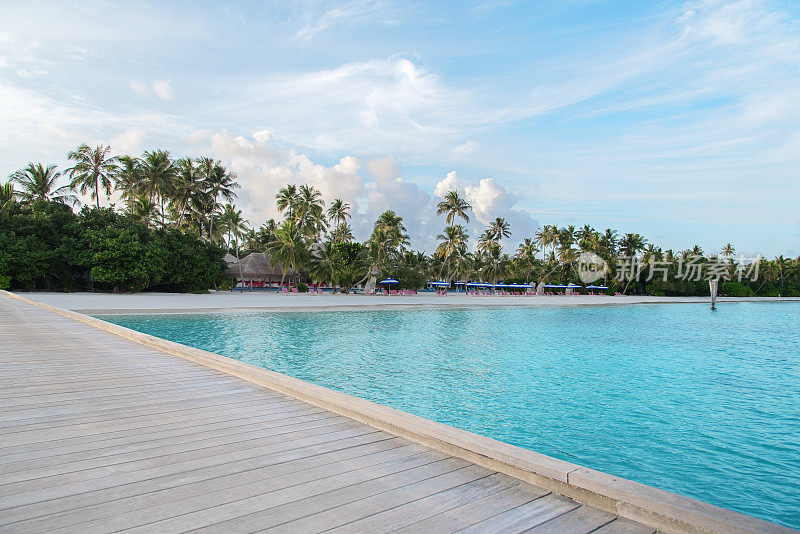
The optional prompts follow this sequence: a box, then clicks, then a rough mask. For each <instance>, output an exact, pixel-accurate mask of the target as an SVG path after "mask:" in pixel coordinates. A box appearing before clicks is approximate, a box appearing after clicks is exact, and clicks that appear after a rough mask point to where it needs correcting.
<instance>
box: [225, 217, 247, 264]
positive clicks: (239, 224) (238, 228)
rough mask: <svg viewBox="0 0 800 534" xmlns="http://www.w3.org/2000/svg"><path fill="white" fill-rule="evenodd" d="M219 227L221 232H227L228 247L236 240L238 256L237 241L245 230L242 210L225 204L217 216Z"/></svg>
mask: <svg viewBox="0 0 800 534" xmlns="http://www.w3.org/2000/svg"><path fill="white" fill-rule="evenodd" d="M219 228H220V231H221V232H223V233H226V234H228V248H232V246H231V243H233V242H234V241H235V242H236V246H235V250H236V257H237V258H238V257H239V241H240V238H241V236H242V234H244V233H245V232H246V231H247V221H245V220H244V218H243V217H242V210H237V209H236V207H235V206H232V205H230V204H226V205H225V207H224V209H223V211H222V213H221V214H220V216H219Z"/></svg>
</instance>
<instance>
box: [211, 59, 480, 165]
mask: <svg viewBox="0 0 800 534" xmlns="http://www.w3.org/2000/svg"><path fill="white" fill-rule="evenodd" d="M229 87H230V91H231V92H230V93H228V94H226V95H224V97H220V98H219V102H222V104H219V105H218V106H217V107H216V108H215V109H213V112H214V113H216V114H218V115H220V116H225V117H227V120H232V119H234V118H236V119H244V120H248V121H250V120H252V119H253V117H264V118H268V120H269V124H270V126H271V127H272V128H273V129H274V130H276V131H279V132H280V133H281V137H282V138H284V139H287V140H289V141H290V142H292V143H293V144H295V145H299V146H303V147H309V148H312V149H314V150H324V151H328V152H333V153H335V152H360V153H364V152H366V153H373V154H374V153H377V154H387V153H393V152H395V151H397V152H401V151H402V152H404V153H408V152H414V153H424V154H428V155H434V154H435V155H436V157H437V158H440V157H441V154H447V153H450V152H451V151H452V150H453V149H455V148H456V147H458V146H459V145H463V144H464V143H465V140H464V139H463V135H464V131H465V129H467V128H468V126H467V123H466V122H465V121H470V122H473V124H474V121H475V120H476V118H475V117H474V115H471V112H470V111H469V109H470V107H471V106H470V100H471V98H472V96H471V91H468V90H461V89H453V88H451V87H449V86H447V85H446V84H444V83H443V82H442V80H441V78H440V77H439V75H437V74H436V73H434V72H432V71H430V70H428V69H426V68H425V67H424V66H421V65H419V64H417V63H415V62H414V61H412V60H410V59H407V58H402V57H389V58H386V59H374V60H369V61H362V62H353V63H346V64H343V65H340V66H338V67H335V68H332V69H325V70H319V71H313V72H302V73H283V74H278V73H276V74H272V75H270V76H268V77H266V78H263V79H259V80H242V81H241V82H237V83H231V84H229ZM234 91H235V92H234ZM470 147H471V145H467V146H466V147H464V148H470ZM462 150H463V149H462Z"/></svg>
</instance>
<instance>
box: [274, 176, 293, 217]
mask: <svg viewBox="0 0 800 534" xmlns="http://www.w3.org/2000/svg"><path fill="white" fill-rule="evenodd" d="M298 198H299V195H298V193H297V186H296V185H294V184H288V185H286V187H282V188H281V189H280V190H278V194H277V195H275V203H276V204H277V206H278V211H280V212H281V213H283V212H284V211H285V212H286V218H287V219H294V210H295V207H296V206H297V200H298Z"/></svg>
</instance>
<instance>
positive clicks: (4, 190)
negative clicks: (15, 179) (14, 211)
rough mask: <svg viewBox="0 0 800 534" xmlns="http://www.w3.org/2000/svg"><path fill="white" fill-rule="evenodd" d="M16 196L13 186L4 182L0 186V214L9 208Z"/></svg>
mask: <svg viewBox="0 0 800 534" xmlns="http://www.w3.org/2000/svg"><path fill="white" fill-rule="evenodd" d="M16 197H17V194H16V191H14V184H13V183H11V182H6V183H4V184H3V185H0V212H2V211H3V210H5V209H6V208H8V207H9V206H11V204H13V203H14V201H15V200H16Z"/></svg>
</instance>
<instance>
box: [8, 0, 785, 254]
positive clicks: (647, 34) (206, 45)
mask: <svg viewBox="0 0 800 534" xmlns="http://www.w3.org/2000/svg"><path fill="white" fill-rule="evenodd" d="M0 4H2V6H1V7H2V13H3V16H2V21H0V180H2V179H3V178H4V177H5V176H7V175H9V174H11V173H12V172H14V171H15V170H17V169H20V168H22V167H24V166H25V165H27V163H28V162H30V161H33V162H40V161H41V162H43V163H53V164H57V165H58V166H59V168H62V169H63V168H65V167H67V166H68V162H67V161H66V153H67V152H68V151H69V150H72V149H74V148H75V147H76V146H77V145H79V144H80V143H84V142H85V143H88V144H90V145H95V144H99V143H103V144H106V145H110V146H111V147H112V149H113V150H114V152H115V153H117V154H123V153H131V154H140V153H141V152H142V151H144V150H152V149H155V148H166V149H168V150H170V152H171V153H172V155H173V156H174V157H183V156H201V155H203V156H212V157H214V158H217V159H220V160H222V161H223V162H224V163H225V164H226V165H228V166H230V168H231V169H232V170H233V171H234V172H235V173H236V174H237V176H238V180H239V182H240V183H241V184H242V189H241V190H240V191H239V197H238V199H237V201H236V203H237V205H238V207H239V208H241V209H242V210H243V211H244V215H245V217H246V218H247V219H248V220H249V221H250V223H251V224H254V225H256V226H258V225H260V224H261V223H262V222H263V221H264V220H265V219H266V218H268V217H275V216H276V215H277V210H276V208H275V201H274V195H275V193H276V192H277V189H278V188H280V187H281V186H283V185H284V184H286V183H298V184H300V183H309V184H311V185H314V186H316V187H318V188H319V189H320V190H321V191H322V193H323V195H324V198H325V199H326V200H327V201H330V200H331V199H333V198H336V197H340V198H343V199H345V200H347V201H348V202H349V203H351V205H353V206H354V211H355V213H354V217H353V226H354V229H355V233H356V237H357V238H360V239H364V238H366V237H367V235H368V234H369V231H370V228H371V225H372V223H373V222H374V220H375V217H376V216H377V214H378V213H380V212H381V211H383V210H385V209H394V210H395V211H397V212H398V214H399V215H401V216H402V217H403V218H404V221H405V223H406V226H407V228H408V230H409V233H410V235H411V241H412V246H413V247H414V248H415V249H424V250H428V251H431V250H432V249H433V248H434V247H435V243H436V235H437V234H439V233H440V232H441V231H442V228H443V226H444V217H443V216H440V217H437V216H436V214H435V206H436V203H437V202H438V201H439V200H440V198H439V197H440V196H442V195H444V194H445V193H446V192H447V191H448V190H452V189H456V190H458V191H459V192H461V193H462V194H463V195H464V196H465V197H466V198H467V200H468V201H469V202H470V203H471V204H472V206H473V213H472V217H471V222H470V224H469V225H468V228H469V232H470V235H471V236H472V237H473V238H475V237H477V236H478V235H479V234H480V232H481V230H482V227H483V225H484V224H486V223H487V222H489V221H490V220H492V219H494V218H495V217H505V218H506V219H507V220H508V221H509V222H510V223H511V230H512V236H511V238H510V239H508V240H507V241H506V242H505V243H504V244H505V245H506V246H507V247H508V248H509V249H513V248H515V247H516V245H517V244H518V243H519V241H520V240H522V239H523V238H525V237H530V236H532V234H533V232H534V231H535V229H536V228H538V227H540V226H541V225H544V224H556V225H559V226H563V225H568V224H574V225H576V226H581V225H583V224H591V225H593V226H594V227H596V228H598V229H600V230H602V229H605V228H607V227H611V228H615V229H617V230H619V231H620V232H621V233H626V232H638V233H642V234H644V235H645V237H647V239H648V240H650V241H651V242H653V243H655V244H657V245H660V246H662V247H663V248H664V249H669V248H671V249H675V250H682V249H686V248H690V247H691V246H692V245H694V244H699V245H701V246H702V247H703V248H704V250H706V252H717V251H719V250H720V248H721V247H722V246H723V245H725V244H726V243H728V242H731V243H733V244H734V245H735V246H736V249H737V252H738V253H741V254H744V255H747V256H752V255H755V254H762V255H765V256H768V257H772V256H776V255H778V254H785V255H790V256H798V255H800V202H798V199H800V2H797V1H796V0H728V1H725V0H698V1H689V2H684V1H658V0H653V1H639V0H637V1H633V0H631V1H612V0H608V1H600V0H558V1H536V0H533V1H526V2H514V1H510V0H508V1H504V0H485V1H468V0H461V1H455V2H447V1H440V2H414V1H408V0H404V1H394V0H374V1H367V0H343V1H340V2H329V1H322V0H321V1H291V0H283V1H276V2H269V1H260V2H255V1H254V2H219V1H216V2H188V1H187V2H180V1H173V2H141V1H140V2H137V1H131V2H124V3H122V2H119V3H113V2H105V1H94V0H84V1H81V2H78V3H73V2H67V1H58V2H41V1H36V0H27V1H23V2H13V1H8V0H2V1H0Z"/></svg>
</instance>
